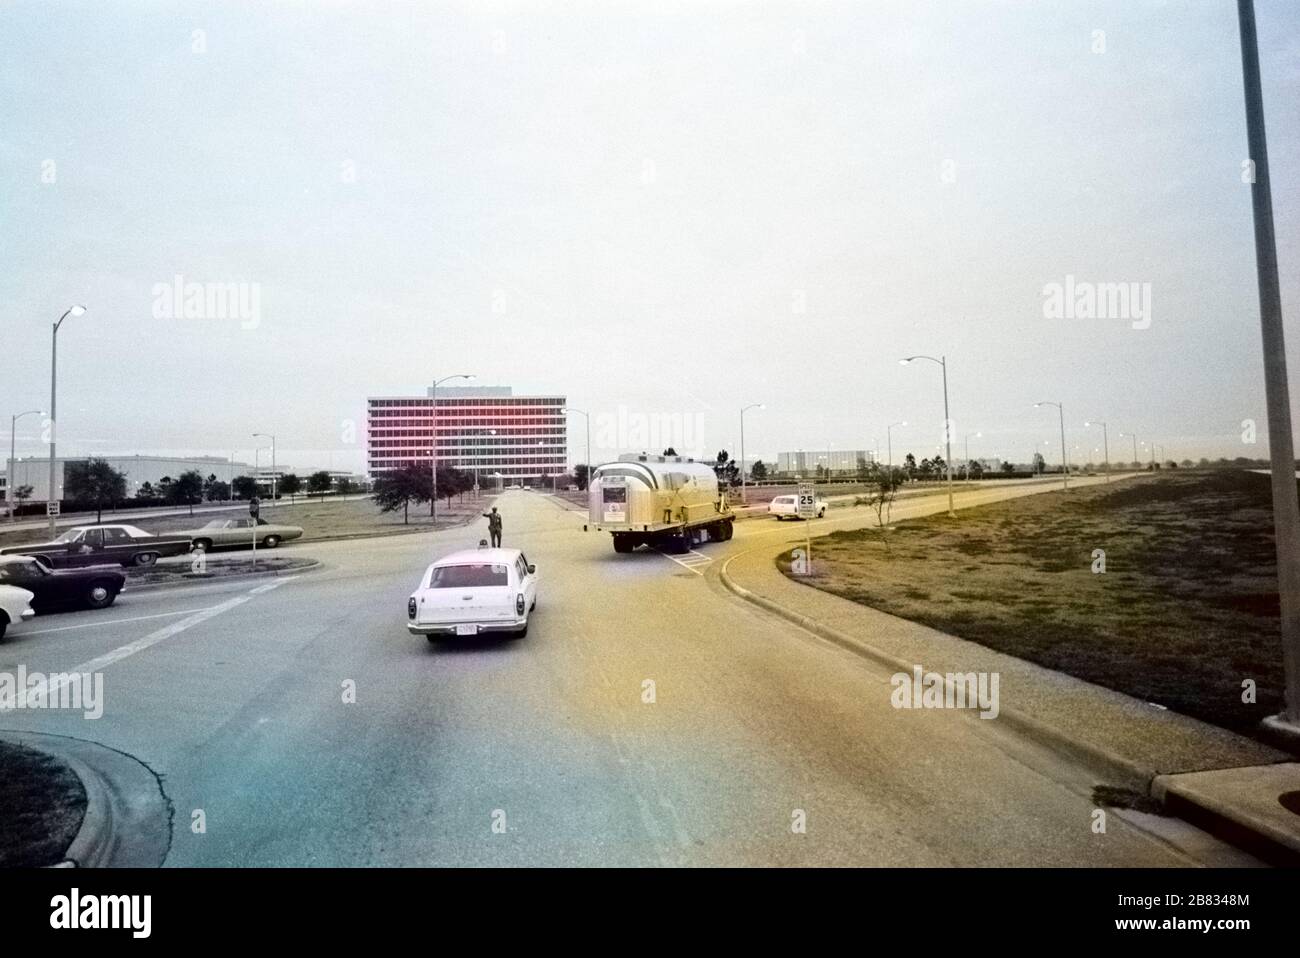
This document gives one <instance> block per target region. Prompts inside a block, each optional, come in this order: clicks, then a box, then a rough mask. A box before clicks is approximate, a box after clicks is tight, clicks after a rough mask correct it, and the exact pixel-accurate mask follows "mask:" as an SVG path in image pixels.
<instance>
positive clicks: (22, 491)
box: [14, 486, 35, 509]
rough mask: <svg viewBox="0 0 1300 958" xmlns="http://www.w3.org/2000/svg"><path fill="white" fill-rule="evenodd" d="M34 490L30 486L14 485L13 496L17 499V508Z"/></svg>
mask: <svg viewBox="0 0 1300 958" xmlns="http://www.w3.org/2000/svg"><path fill="white" fill-rule="evenodd" d="M33 492H35V490H34V489H33V488H32V487H31V486H15V487H14V498H15V499H17V500H18V508H19V509H21V508H22V507H23V503H24V502H26V501H27V500H28V499H30V498H31V497H32V493H33Z"/></svg>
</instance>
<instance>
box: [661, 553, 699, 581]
mask: <svg viewBox="0 0 1300 958" xmlns="http://www.w3.org/2000/svg"><path fill="white" fill-rule="evenodd" d="M656 551H658V550H656ZM659 554H660V555H661V556H663V557H664V558H665V559H672V560H673V561H674V562H676V563H677V564H678V565H679V566H681V567H682V568H683V569H690V570H691V571H692V572H694V573H695V574H696V575H701V576H702V575H704V573H703V572H701V571H700V570H699V569H698V568H697V567H698V566H705V565H708V564H709V563H710V562H712V561H713V560H712V559H711V558H709V557H708V556H706V555H705V554H704V553H703V552H696V551H695V550H694V549H692V550H690V551H689V552H687V553H686V558H685V559H679V558H677V556H675V555H672V554H670V553H667V552H659Z"/></svg>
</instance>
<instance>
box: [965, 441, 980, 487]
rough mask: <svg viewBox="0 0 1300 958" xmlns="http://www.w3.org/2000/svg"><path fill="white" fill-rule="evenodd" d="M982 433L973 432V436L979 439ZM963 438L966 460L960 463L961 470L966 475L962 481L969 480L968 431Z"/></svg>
mask: <svg viewBox="0 0 1300 958" xmlns="http://www.w3.org/2000/svg"><path fill="white" fill-rule="evenodd" d="M983 435H984V433H982V432H977V433H975V438H976V439H979V438H980V437H981V436H983ZM964 439H965V441H966V462H965V463H964V464H963V465H962V470H963V472H964V474H965V476H966V478H965V480H964V481H965V482H970V433H967V434H966V435H965V437H964Z"/></svg>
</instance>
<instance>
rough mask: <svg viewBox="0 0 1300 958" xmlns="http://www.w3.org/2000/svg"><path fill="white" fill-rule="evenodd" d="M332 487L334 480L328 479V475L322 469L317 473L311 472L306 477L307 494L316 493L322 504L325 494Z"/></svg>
mask: <svg viewBox="0 0 1300 958" xmlns="http://www.w3.org/2000/svg"><path fill="white" fill-rule="evenodd" d="M332 485H334V480H333V479H331V478H330V474H329V473H328V472H326V471H325V470H324V469H322V470H320V471H319V472H313V473H312V474H311V475H310V476H308V477H307V492H308V494H310V493H313V492H314V493H317V494H318V495H319V496H320V497H321V501H322V502H323V501H324V500H325V493H327V492H329V491H330V487H331V486H332Z"/></svg>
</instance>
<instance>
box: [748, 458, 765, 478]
mask: <svg viewBox="0 0 1300 958" xmlns="http://www.w3.org/2000/svg"><path fill="white" fill-rule="evenodd" d="M749 478H750V479H753V480H754V481H755V482H762V481H763V480H764V479H766V478H767V466H765V465H764V464H763V460H762V459H755V460H754V465H753V466H751V467H750V469H749Z"/></svg>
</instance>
